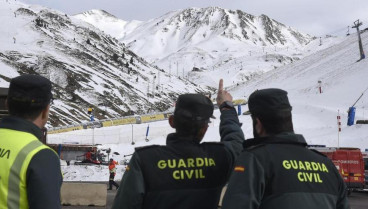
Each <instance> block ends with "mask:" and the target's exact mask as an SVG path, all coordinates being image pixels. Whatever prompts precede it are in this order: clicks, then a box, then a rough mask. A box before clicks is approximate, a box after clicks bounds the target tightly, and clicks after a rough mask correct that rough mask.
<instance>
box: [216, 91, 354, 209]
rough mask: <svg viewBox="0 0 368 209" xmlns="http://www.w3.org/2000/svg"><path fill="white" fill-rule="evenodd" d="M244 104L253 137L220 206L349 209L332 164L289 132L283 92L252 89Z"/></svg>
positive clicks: (288, 107) (287, 105) (238, 208)
mask: <svg viewBox="0 0 368 209" xmlns="http://www.w3.org/2000/svg"><path fill="white" fill-rule="evenodd" d="M248 105H249V112H250V114H251V117H252V121H253V135H254V138H253V139H248V140H246V141H245V142H244V151H243V152H242V153H241V154H240V155H239V157H238V159H237V162H236V163H235V166H234V170H233V173H232V176H231V178H230V180H229V184H228V188H227V191H226V193H225V196H224V199H223V205H222V208H223V209H244V208H247V209H258V208H262V209H271V208H282V209H294V208H298V209H311V208H313V209H318V208H321V209H323V208H338V209H347V208H349V204H348V201H347V196H346V195H347V194H346V185H345V183H344V181H343V179H342V178H341V176H340V174H339V172H338V171H337V169H336V167H335V165H334V164H333V163H332V162H331V160H329V159H328V158H327V157H326V156H324V155H322V154H320V153H318V152H316V151H313V150H310V149H308V148H307V143H306V141H305V139H304V137H303V136H302V135H300V134H295V133H294V129H293V123H292V115H291V110H292V107H291V105H290V103H289V99H288V97H287V92H286V91H284V90H281V89H263V90H258V91H255V92H253V93H252V94H251V95H250V97H249V100H248Z"/></svg>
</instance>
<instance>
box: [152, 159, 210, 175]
mask: <svg viewBox="0 0 368 209" xmlns="http://www.w3.org/2000/svg"><path fill="white" fill-rule="evenodd" d="M213 166H216V162H215V160H214V159H213V158H206V157H205V158H200V157H197V158H186V159H182V158H181V159H167V160H159V161H158V162H157V167H158V168H159V169H161V170H163V169H172V170H173V171H172V177H173V179H175V180H185V179H204V178H206V176H205V174H204V172H205V167H213Z"/></svg>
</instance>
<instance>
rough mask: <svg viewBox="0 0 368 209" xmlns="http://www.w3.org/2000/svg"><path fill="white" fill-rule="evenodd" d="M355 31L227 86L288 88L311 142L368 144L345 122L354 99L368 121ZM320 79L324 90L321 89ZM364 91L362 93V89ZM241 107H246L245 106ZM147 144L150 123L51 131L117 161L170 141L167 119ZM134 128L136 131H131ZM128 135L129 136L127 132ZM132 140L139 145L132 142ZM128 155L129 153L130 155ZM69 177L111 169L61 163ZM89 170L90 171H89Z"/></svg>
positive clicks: (367, 134) (215, 127) (363, 131)
mask: <svg viewBox="0 0 368 209" xmlns="http://www.w3.org/2000/svg"><path fill="white" fill-rule="evenodd" d="M357 40H358V38H357V36H356V34H352V35H350V36H348V37H344V38H343V39H342V42H341V43H339V44H336V45H334V46H332V47H330V48H328V49H325V50H322V51H320V52H317V53H314V54H311V55H310V56H307V57H305V58H303V59H301V60H299V61H296V62H294V63H292V64H290V65H287V66H284V67H280V68H278V69H276V70H273V71H270V72H266V73H264V74H263V75H261V76H259V77H257V79H254V80H250V81H248V82H245V83H242V84H239V86H235V87H233V88H230V89H228V90H229V92H230V93H231V94H232V95H233V96H234V97H235V98H240V97H245V98H248V97H249V95H250V94H251V93H252V92H253V91H255V90H257V89H263V88H282V89H284V90H287V91H288V93H289V94H288V97H289V100H290V103H291V105H292V107H293V110H292V114H293V124H294V130H295V132H296V133H298V134H302V135H304V137H305V139H306V141H307V142H308V144H319V145H326V146H328V147H337V146H340V147H358V148H360V149H362V150H364V149H367V148H368V125H367V124H354V125H352V126H347V112H346V111H347V110H348V108H349V107H351V106H352V105H353V104H354V102H355V101H357V99H358V98H359V97H360V96H361V98H360V100H359V101H358V102H357V103H356V105H355V107H356V115H355V121H356V120H368V82H367V81H368V68H367V66H368V59H364V60H361V61H359V62H356V61H357V60H358V59H359V57H360V55H359V47H358V43H357ZM362 42H363V47H364V49H365V51H367V50H368V32H365V33H363V34H362ZM223 78H224V82H225V84H227V85H229V83H230V84H231V82H230V79H229V78H230V76H226V75H224V77H223ZM318 81H321V87H322V93H319V88H318V87H319V84H318ZM365 90H366V92H365V93H364V94H363V95H362V93H363V92H364V91H365ZM242 110H243V111H245V110H247V106H243V107H242ZM338 114H340V115H341V129H342V130H341V132H338V123H337V115H338ZM214 115H215V116H216V119H211V121H212V122H211V123H210V124H209V127H208V130H207V133H206V135H205V137H204V141H205V142H210V141H220V135H219V124H220V119H219V118H220V117H219V116H220V112H219V111H218V110H215V112H214ZM239 121H240V122H241V123H242V124H243V125H242V127H241V128H242V130H243V132H244V135H245V138H252V137H253V129H252V122H251V117H250V116H245V115H240V116H239ZM149 125H150V126H149V127H150V132H149V136H148V138H149V139H150V140H149V142H146V141H145V138H146V136H145V134H146V128H147V124H137V125H134V128H133V126H131V125H123V126H116V127H103V128H99V129H95V130H92V129H85V130H80V131H74V132H67V133H62V134H52V135H51V134H50V135H48V140H49V142H50V143H55V144H57V143H62V142H64V143H68V142H69V143H80V144H91V143H92V142H95V143H96V144H102V145H101V146H99V148H103V149H107V148H111V149H112V152H111V153H113V152H118V153H120V155H114V156H112V157H113V158H114V159H115V160H118V161H121V160H124V159H125V158H126V157H125V156H126V155H130V154H132V153H133V152H134V148H135V147H141V146H145V145H152V144H160V145H163V144H165V142H166V140H165V139H166V136H167V134H169V133H172V132H174V130H173V129H172V128H171V127H170V126H169V124H168V123H167V121H159V122H153V123H150V124H149ZM133 130H134V131H133ZM127 133H129V134H127ZM131 141H134V142H135V144H134V145H132V144H131ZM127 158H129V157H127ZM62 170H63V173H64V179H65V181H91V180H93V181H105V179H107V176H108V170H107V169H101V168H100V167H99V166H73V165H72V166H63V167H62ZM124 172H125V168H124V166H120V167H118V172H117V179H119V178H120V177H121V176H122V175H123V173H124ZM86 173H87V174H88V175H86Z"/></svg>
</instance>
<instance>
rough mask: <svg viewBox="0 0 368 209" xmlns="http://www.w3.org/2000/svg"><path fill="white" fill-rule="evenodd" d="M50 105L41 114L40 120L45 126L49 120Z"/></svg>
mask: <svg viewBox="0 0 368 209" xmlns="http://www.w3.org/2000/svg"><path fill="white" fill-rule="evenodd" d="M49 111H50V104H49V105H47V107H45V108H44V109H43V110H42V112H41V119H42V121H43V122H44V123H45V124H46V123H47V120H48V119H49Z"/></svg>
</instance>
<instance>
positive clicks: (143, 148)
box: [135, 144, 161, 152]
mask: <svg viewBox="0 0 368 209" xmlns="http://www.w3.org/2000/svg"><path fill="white" fill-rule="evenodd" d="M154 147H161V145H157V144H155V145H148V146H143V147H136V148H135V151H136V152H139V151H143V150H146V149H151V148H154Z"/></svg>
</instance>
